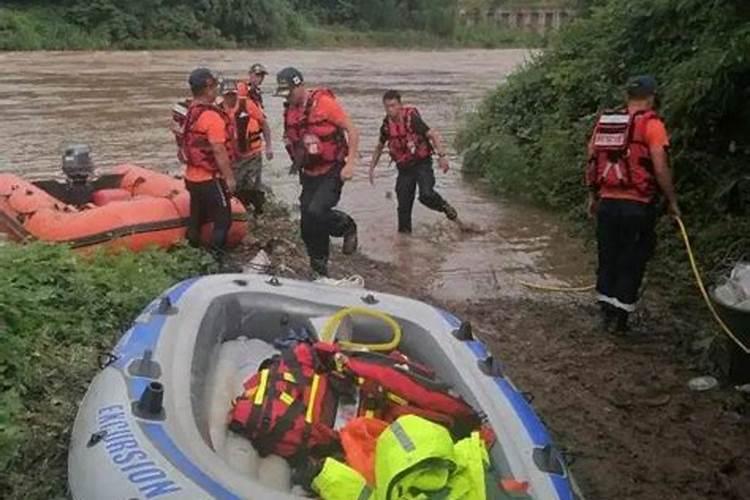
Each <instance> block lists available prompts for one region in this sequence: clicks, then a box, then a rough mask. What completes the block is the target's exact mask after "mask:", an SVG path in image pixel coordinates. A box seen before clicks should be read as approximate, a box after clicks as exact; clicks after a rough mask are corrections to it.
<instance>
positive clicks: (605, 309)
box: [599, 302, 617, 333]
mask: <svg viewBox="0 0 750 500" xmlns="http://www.w3.org/2000/svg"><path fill="white" fill-rule="evenodd" d="M616 316H617V310H616V309H615V306H613V305H611V304H608V303H606V302H599V318H600V323H599V326H600V328H601V329H602V331H603V332H606V333H610V332H611V331H612V326H613V325H614V324H615V319H616Z"/></svg>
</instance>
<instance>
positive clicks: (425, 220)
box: [0, 50, 588, 300]
mask: <svg viewBox="0 0 750 500" xmlns="http://www.w3.org/2000/svg"><path fill="white" fill-rule="evenodd" d="M528 56H529V53H528V52H527V51H524V50H492V51H488V50H460V51H447V52H444V51H441V52H424V51H398V52H396V51H379V50H366V51H364V50H362V51H360V50H347V51H271V52H249V51H210V52H208V51H204V52H200V51H179V52H95V53H51V52H35V53H5V54H0V63H2V68H3V71H2V73H1V74H0V103H2V109H3V120H2V121H0V138H2V147H0V171H15V172H19V173H21V174H23V175H25V176H32V177H35V178H39V177H49V176H50V175H58V172H59V167H58V164H59V162H60V154H61V150H62V148H63V147H64V146H65V145H66V144H68V143H74V142H84V143H88V144H90V145H91V146H92V148H93V150H94V154H95V161H96V163H97V165H98V166H99V167H100V169H101V170H106V169H107V168H108V167H112V166H113V165H116V164H119V163H123V162H134V163H138V164H142V165H146V166H151V167H156V168H159V169H162V170H167V171H170V172H174V173H178V172H179V168H180V167H179V164H178V162H177V160H176V157H175V146H174V141H173V138H172V136H171V134H170V132H169V131H168V128H167V127H168V124H169V122H170V109H171V106H172V104H173V103H174V102H175V101H176V100H177V99H178V98H180V97H182V96H184V95H185V94H186V91H187V88H186V87H187V86H186V83H185V80H186V76H187V73H188V72H189V71H190V70H191V69H192V68H193V67H195V66H197V65H207V66H209V67H211V68H214V69H215V70H217V71H219V72H221V73H222V74H223V75H225V76H227V77H233V78H239V77H243V76H244V74H245V71H246V70H247V68H248V67H249V66H250V64H252V63H253V62H256V61H262V62H263V63H264V64H265V65H266V66H267V67H268V68H269V69H270V71H271V72H272V73H274V72H275V71H277V70H279V69H281V68H282V67H284V66H287V65H294V66H296V67H298V68H299V69H300V70H301V71H302V72H303V73H304V75H305V77H306V79H307V81H308V82H309V84H310V85H323V86H327V87H330V88H332V89H333V90H334V91H335V92H336V94H337V95H338V96H339V97H340V99H341V101H342V102H343V103H344V105H345V107H346V109H347V110H348V111H349V113H350V114H351V116H352V118H353V120H354V122H355V123H356V124H357V125H358V126H359V127H360V128H361V131H362V148H361V149H362V152H361V155H362V158H361V160H360V167H359V171H358V174H357V176H356V177H355V179H354V181H353V182H351V183H350V184H348V185H347V186H346V188H345V190H344V195H343V199H342V203H341V205H342V206H343V208H344V209H345V210H347V211H349V212H350V213H351V214H352V215H353V216H354V218H355V219H356V220H357V223H358V225H359V228H360V242H361V247H362V251H363V252H365V253H366V254H367V255H368V256H370V257H373V258H375V259H379V260H384V261H387V262H390V263H393V264H395V265H396V266H397V267H399V268H400V269H402V270H403V271H404V272H406V273H409V274H410V275H412V276H413V277H414V279H416V280H424V286H425V288H427V289H429V290H430V292H432V293H433V294H434V295H436V296H438V297H441V298H444V299H453V300H455V299H462V298H472V297H479V298H486V297H492V296H499V295H517V294H520V293H523V291H522V287H520V286H518V283H517V280H518V279H528V280H533V281H544V282H546V283H550V284H561V283H564V282H568V283H571V284H578V283H580V282H581V280H584V279H585V277H586V273H587V268H588V266H587V262H585V259H584V258H583V257H582V253H581V248H580V245H578V244H577V243H575V242H574V241H572V240H570V239H569V238H568V237H567V236H566V234H565V232H564V230H562V229H561V228H560V227H559V225H558V223H557V221H556V220H555V219H554V218H553V217H552V216H550V215H548V214H546V213H544V212H541V211H539V210H535V209H532V208H530V207H527V206H524V205H522V204H518V203H513V202H509V201H503V200H500V201H498V200H497V198H495V197H492V196H490V195H489V194H488V192H487V189H486V187H483V186H481V185H480V184H479V183H477V182H475V181H469V180H466V179H465V178H464V176H463V175H462V173H461V164H460V159H459V158H457V157H456V156H455V154H452V160H453V161H452V167H453V169H452V170H451V171H450V172H449V173H448V174H447V175H443V174H437V189H438V190H439V191H440V192H441V193H442V194H443V195H444V196H445V197H446V198H447V199H448V200H449V201H450V202H451V203H452V204H453V205H454V206H455V207H456V208H457V209H458V211H459V213H460V215H461V217H462V219H463V220H464V221H465V222H466V223H467V224H468V225H469V226H470V227H471V230H469V231H461V230H459V229H458V228H457V227H456V226H455V225H453V224H450V223H448V222H447V221H445V220H444V218H443V217H442V216H441V215H439V214H435V213H432V212H429V211H428V210H427V209H425V208H424V207H421V206H419V205H418V204H417V205H416V206H415V213H414V227H415V232H414V235H413V236H411V237H399V235H397V233H396V200H395V196H394V194H393V187H394V184H395V170H394V169H393V168H390V167H389V166H388V164H387V160H386V159H385V158H384V159H383V160H382V162H381V166H380V168H379V170H378V176H377V182H376V185H375V186H374V187H373V186H371V185H370V184H369V182H368V181H367V165H368V162H369V158H370V155H371V152H372V149H373V148H374V147H375V144H376V142H377V137H378V129H379V126H380V124H381V122H382V118H383V110H382V105H381V101H380V98H381V95H382V93H383V91H384V90H386V89H388V88H396V89H398V90H400V91H401V92H402V93H403V95H404V97H405V100H406V101H408V102H409V103H411V104H414V105H416V106H418V107H419V108H420V110H421V111H422V114H423V116H424V118H425V120H426V121H427V122H428V124H430V125H431V126H432V127H434V128H436V129H438V130H439V131H440V132H442V134H443V135H444V137H445V138H446V140H447V142H448V143H451V142H452V140H453V138H454V137H455V132H456V129H457V128H458V127H459V125H460V122H461V117H462V116H463V115H464V114H465V112H467V111H469V110H471V109H472V107H473V106H475V105H476V104H477V102H478V101H479V100H480V99H481V97H482V96H483V95H484V94H485V93H486V92H487V91H489V90H491V89H492V88H494V87H495V86H496V85H498V84H499V83H501V82H502V81H503V80H504V79H505V78H506V77H507V75H508V74H509V73H510V72H511V71H512V70H513V69H514V68H515V67H517V66H518V65H519V64H521V63H523V61H524V60H525V59H526V58H527V57H528ZM273 83H274V82H273V77H271V78H269V81H267V82H266V84H265V86H264V87H265V91H266V109H267V113H268V115H269V118H270V121H271V124H272V127H273V132H274V134H273V135H274V140H275V151H276V159H275V160H274V161H273V162H272V163H271V164H269V165H267V167H266V170H265V182H266V183H267V184H268V185H269V186H270V187H271V188H272V189H273V191H274V192H275V193H276V194H277V196H279V197H280V198H281V199H283V200H284V201H286V202H288V203H289V204H290V205H292V206H294V205H295V203H296V198H297V196H298V192H299V187H298V182H297V179H296V178H294V177H290V176H288V175H287V170H288V165H289V162H288V160H287V157H286V154H285V152H284V150H283V146H282V142H281V132H282V129H281V121H282V120H281V113H282V103H281V101H280V100H279V99H276V98H274V97H272V96H271V94H272V92H273Z"/></svg>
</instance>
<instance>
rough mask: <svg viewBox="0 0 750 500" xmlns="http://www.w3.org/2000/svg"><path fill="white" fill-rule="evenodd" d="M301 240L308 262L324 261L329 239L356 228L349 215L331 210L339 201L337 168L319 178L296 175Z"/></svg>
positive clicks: (339, 188)
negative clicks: (298, 185) (311, 260)
mask: <svg viewBox="0 0 750 500" xmlns="http://www.w3.org/2000/svg"><path fill="white" fill-rule="evenodd" d="M300 182H301V184H302V194H301V195H300V211H301V220H300V224H301V227H302V240H303V241H304V242H305V246H306V248H307V254H308V255H309V256H310V258H311V259H314V260H322V261H327V260H328V256H329V253H330V243H331V237H332V236H333V237H335V238H341V237H343V236H345V235H346V234H348V233H350V232H351V231H354V230H356V228H357V225H356V223H355V222H354V219H352V218H351V217H350V216H349V215H347V214H346V213H344V212H342V211H340V210H334V207H335V206H336V205H337V204H338V202H339V200H340V199H341V188H342V187H343V185H344V183H343V181H342V180H341V167H338V168H333V169H331V170H330V171H329V172H328V173H326V174H324V175H320V176H311V175H305V174H304V173H302V174H301V175H300Z"/></svg>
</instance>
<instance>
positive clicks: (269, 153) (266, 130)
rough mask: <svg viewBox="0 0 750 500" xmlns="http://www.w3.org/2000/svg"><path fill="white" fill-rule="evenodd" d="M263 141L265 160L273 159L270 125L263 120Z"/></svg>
mask: <svg viewBox="0 0 750 500" xmlns="http://www.w3.org/2000/svg"><path fill="white" fill-rule="evenodd" d="M263 141H264V142H265V143H266V160H269V161H270V160H273V142H271V127H269V126H268V122H267V121H265V120H264V121H263Z"/></svg>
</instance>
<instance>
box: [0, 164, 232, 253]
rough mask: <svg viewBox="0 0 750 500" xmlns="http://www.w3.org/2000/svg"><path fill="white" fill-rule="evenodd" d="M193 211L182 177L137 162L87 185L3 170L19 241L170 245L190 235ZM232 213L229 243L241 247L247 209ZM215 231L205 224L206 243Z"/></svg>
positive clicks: (1, 198) (9, 226)
mask: <svg viewBox="0 0 750 500" xmlns="http://www.w3.org/2000/svg"><path fill="white" fill-rule="evenodd" d="M189 213H190V195H189V194H188V192H187V190H186V189H185V186H184V184H183V182H182V181H181V180H179V179H175V178H173V177H170V176H168V175H165V174H161V173H158V172H154V171H153V170H149V169H146V168H142V167H137V166H134V165H121V166H119V167H117V168H116V169H115V171H114V173H113V174H108V175H104V176H101V177H99V178H97V179H95V180H93V181H91V182H90V183H87V184H85V185H71V184H70V183H65V182H58V181H54V180H50V181H38V182H29V181H26V180H24V179H22V178H20V177H18V176H16V175H13V174H0V232H4V233H7V234H8V235H10V237H11V239H14V240H17V241H28V240H41V241H49V242H55V243H67V244H69V245H71V246H72V247H74V248H91V247H95V246H106V247H111V248H128V249H130V250H133V251H140V250H143V249H144V248H147V247H153V246H157V247H162V248H167V247H170V246H173V245H175V244H176V243H178V242H180V241H182V240H183V239H184V238H185V232H186V227H187V218H188V215H189ZM232 214H233V222H232V228H231V230H230V232H229V240H228V244H229V245H230V246H236V245H238V244H239V243H240V242H241V241H242V239H243V238H244V237H245V235H246V234H247V213H246V212H245V208H244V207H243V206H242V204H241V203H240V202H239V201H238V200H236V199H232ZM210 231H211V228H210V226H209V225H207V226H206V227H204V228H203V240H204V241H208V239H209V235H210Z"/></svg>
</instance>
